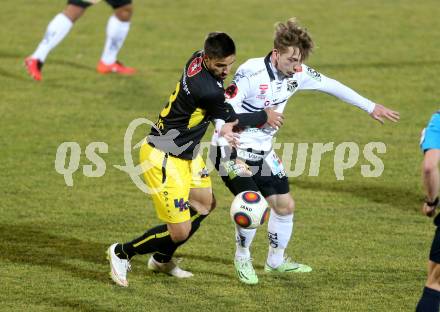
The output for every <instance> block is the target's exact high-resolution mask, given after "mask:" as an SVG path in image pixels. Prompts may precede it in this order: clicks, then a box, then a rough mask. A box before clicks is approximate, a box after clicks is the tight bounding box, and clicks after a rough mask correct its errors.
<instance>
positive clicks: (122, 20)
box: [25, 0, 136, 81]
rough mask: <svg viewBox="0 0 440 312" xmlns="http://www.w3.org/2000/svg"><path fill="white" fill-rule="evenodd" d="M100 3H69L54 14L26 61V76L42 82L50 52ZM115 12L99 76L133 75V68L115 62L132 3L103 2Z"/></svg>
mask: <svg viewBox="0 0 440 312" xmlns="http://www.w3.org/2000/svg"><path fill="white" fill-rule="evenodd" d="M100 1H101V0H68V1H67V6H66V7H65V9H64V11H63V12H61V13H59V14H57V15H56V16H55V17H54V18H53V19H52V20H51V21H50V23H49V25H48V26H47V29H46V32H45V34H44V37H43V39H42V40H41V42H40V44H39V45H38V47H37V49H36V50H35V52H34V53H33V54H32V55H30V56H29V57H27V58H26V59H25V66H26V69H27V72H28V73H29V75H30V76H31V77H32V78H33V79H34V80H37V81H40V80H42V78H43V77H42V74H41V70H42V67H43V64H44V63H45V61H46V58H47V56H48V54H49V53H50V51H51V50H52V49H54V48H55V47H56V46H57V45H58V44H59V43H60V42H61V41H62V40H63V39H64V38H65V37H66V36H67V34H68V33H69V31H70V30H71V29H72V26H73V24H74V23H75V22H76V21H77V20H78V19H79V18H80V17H81V16H82V15H83V14H84V12H85V10H86V9H87V8H88V7H89V6H91V5H92V4H96V3H98V2H100ZM105 1H106V2H107V3H108V4H109V5H110V6H111V7H112V8H113V10H114V14H113V15H111V16H110V18H109V20H108V22H107V31H106V33H107V38H106V41H105V45H104V51H103V53H102V56H101V59H100V61H99V63H98V65H97V67H96V70H97V72H98V73H100V74H108V73H117V74H122V75H132V74H134V73H135V71H136V70H135V69H134V68H132V67H127V66H124V65H123V64H122V63H120V62H119V61H118V60H117V55H118V53H119V50H120V49H121V47H122V45H123V43H124V41H125V38H126V37H127V35H128V31H129V29H130V20H131V16H132V14H133V5H132V3H131V2H132V0H105Z"/></svg>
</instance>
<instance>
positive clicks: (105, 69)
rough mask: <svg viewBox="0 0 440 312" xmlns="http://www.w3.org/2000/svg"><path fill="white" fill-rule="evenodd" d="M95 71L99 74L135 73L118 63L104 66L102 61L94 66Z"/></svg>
mask: <svg viewBox="0 0 440 312" xmlns="http://www.w3.org/2000/svg"><path fill="white" fill-rule="evenodd" d="M96 71H97V72H98V73H100V74H110V73H116V74H121V75H133V74H134V73H136V69H134V68H133V67H127V66H124V65H123V64H122V63H120V62H118V61H116V62H115V63H113V64H109V65H107V64H104V63H103V62H102V61H99V63H98V66H96Z"/></svg>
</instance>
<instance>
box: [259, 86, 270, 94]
mask: <svg viewBox="0 0 440 312" xmlns="http://www.w3.org/2000/svg"><path fill="white" fill-rule="evenodd" d="M267 89H269V85H268V84H260V94H265V93H266V91H267Z"/></svg>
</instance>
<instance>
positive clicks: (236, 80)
mask: <svg viewBox="0 0 440 312" xmlns="http://www.w3.org/2000/svg"><path fill="white" fill-rule="evenodd" d="M244 77H245V76H244V75H243V74H242V73H236V74H235V76H234V79H233V80H232V83H235V84H237V82H239V81H240V79H241V78H244Z"/></svg>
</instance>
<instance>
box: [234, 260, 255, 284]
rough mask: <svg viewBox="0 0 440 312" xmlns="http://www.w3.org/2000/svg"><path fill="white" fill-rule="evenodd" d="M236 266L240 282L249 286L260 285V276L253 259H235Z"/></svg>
mask: <svg viewBox="0 0 440 312" xmlns="http://www.w3.org/2000/svg"><path fill="white" fill-rule="evenodd" d="M234 265H235V273H237V276H238V279H239V280H240V282H242V283H245V284H248V285H255V284H258V276H257V274H256V273H255V270H254V267H253V266H252V259H235V260H234Z"/></svg>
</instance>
